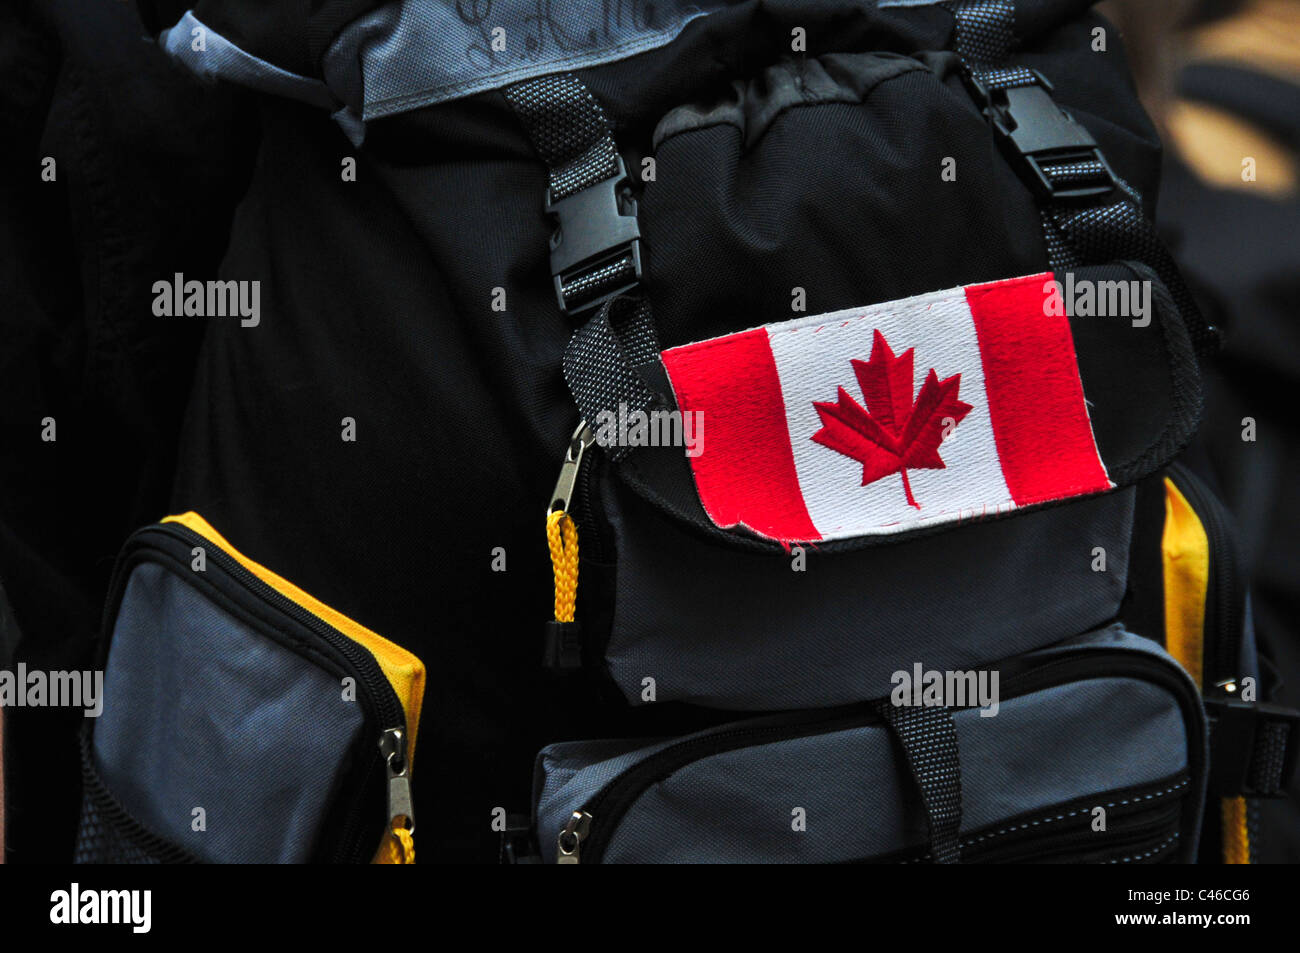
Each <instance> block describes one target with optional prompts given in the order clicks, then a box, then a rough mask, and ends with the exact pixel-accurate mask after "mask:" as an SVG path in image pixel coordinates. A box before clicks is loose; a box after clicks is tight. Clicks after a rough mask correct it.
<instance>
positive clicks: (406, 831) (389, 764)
mask: <svg viewBox="0 0 1300 953" xmlns="http://www.w3.org/2000/svg"><path fill="white" fill-rule="evenodd" d="M379 753H380V754H381V755H383V757H384V767H385V769H386V770H387V772H388V833H389V834H391V835H392V837H393V838H394V839H395V840H396V841H397V842H398V845H399V846H400V847H401V848H402V853H403V856H405V855H406V852H407V847H408V845H410V844H411V843H412V841H411V836H412V835H413V834H414V833H415V805H414V802H413V801H412V800H411V770H410V764H409V763H408V762H407V760H406V732H405V730H403V729H401V728H389V729H387V730H385V731H384V733H383V734H382V735H380V736H379ZM406 862H407V863H409V862H410V861H409V860H408V861H406Z"/></svg>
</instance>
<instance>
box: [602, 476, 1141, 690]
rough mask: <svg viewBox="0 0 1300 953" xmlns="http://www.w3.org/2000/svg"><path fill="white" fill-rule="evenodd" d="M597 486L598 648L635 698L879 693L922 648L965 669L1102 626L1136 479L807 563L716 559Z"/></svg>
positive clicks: (626, 498) (924, 658)
mask: <svg viewBox="0 0 1300 953" xmlns="http://www.w3.org/2000/svg"><path fill="white" fill-rule="evenodd" d="M601 492H602V495H603V497H604V498H605V499H606V500H607V501H608V503H609V504H610V505H608V506H607V511H608V515H609V517H610V522H611V524H612V526H613V528H614V533H615V536H616V539H617V547H618V579H617V593H616V597H615V607H614V622H613V635H612V636H611V638H610V640H609V645H608V647H607V649H606V655H605V658H606V664H607V665H608V667H609V671H610V674H611V675H612V676H613V678H614V680H615V681H616V682H617V683H618V685H619V686H620V687H621V688H622V689H623V692H624V694H625V695H626V696H627V698H628V700H629V701H631V702H632V703H633V704H638V703H639V702H640V692H641V680H642V679H643V678H645V677H647V676H650V677H653V678H654V679H655V683H656V692H657V700H658V701H670V700H674V699H683V700H690V701H692V702H695V703H698V704H703V705H710V706H714V707H719V708H731V709H751V710H767V711H772V710H778V709H783V708H811V707H824V706H828V705H836V704H848V703H851V702H855V701H860V700H862V699H866V698H879V697H882V696H884V695H886V694H888V692H889V689H890V687H891V685H890V675H891V674H892V673H893V672H895V671H898V670H900V669H907V670H910V669H911V667H912V665H913V663H915V662H917V661H920V662H922V663H923V664H924V665H925V667H926V668H932V669H940V670H945V669H969V668H974V667H977V666H978V665H980V664H981V663H985V662H989V661H994V660H997V659H1001V658H1009V657H1011V656H1013V655H1017V654H1019V653H1022V652H1027V651H1029V650H1031V649H1036V648H1039V647H1041V646H1044V645H1049V644H1051V643H1053V642H1058V641H1060V640H1061V639H1064V638H1068V637H1070V636H1072V635H1073V634H1074V633H1077V632H1082V631H1086V630H1088V629H1091V628H1094V627H1096V626H1098V625H1103V624H1105V623H1107V622H1109V621H1110V620H1111V619H1113V618H1114V616H1115V613H1116V612H1117V611H1118V609H1119V603H1120V600H1121V599H1122V598H1123V595H1124V589H1125V586H1126V583H1127V578H1128V546H1129V534H1130V532H1131V528H1132V513H1133V490H1132V489H1131V488H1130V489H1126V490H1121V491H1118V492H1116V493H1111V494H1107V495H1104V496H1098V497H1093V498H1091V499H1084V500H1079V501H1076V502H1073V503H1070V504H1068V505H1065V506H1058V507H1053V508H1050V509H1044V510H1040V511H1039V512H1036V513H1026V514H1023V515H1019V516H1016V517H1015V518H1013V519H1007V520H994V521H991V522H988V523H981V524H975V525H970V526H963V527H959V528H956V529H952V530H949V531H946V532H943V533H939V534H936V535H932V536H928V537H923V538H919V539H914V540H909V541H907V542H904V543H900V544H897V545H890V546H878V547H875V548H872V549H868V550H859V551H856V552H852V553H837V554H831V555H826V556H822V555H820V554H818V553H817V552H816V550H815V549H811V548H810V549H809V551H808V553H807V569H806V570H805V571H803V572H794V571H792V569H791V561H790V557H789V556H784V555H766V554H757V553H750V552H739V551H737V552H727V553H726V554H725V555H726V559H725V560H723V559H719V558H718V556H719V551H718V548H717V547H716V546H715V545H712V544H710V543H707V542H702V541H700V540H699V539H698V538H697V537H696V536H694V535H691V534H689V533H686V532H685V531H683V530H682V529H680V528H679V527H678V525H677V524H676V522H674V521H673V520H671V519H670V518H668V517H665V516H664V515H663V514H662V513H660V512H659V511H658V510H655V509H653V508H652V507H651V506H650V505H649V504H646V503H644V502H642V501H641V500H640V499H639V498H636V497H634V496H632V495H631V494H630V493H629V491H627V490H626V489H624V488H623V487H622V486H620V485H617V483H616V482H608V481H607V482H605V483H603V484H602V487H601ZM1096 546H1102V547H1104V548H1105V550H1106V553H1107V571H1106V572H1093V571H1092V559H1093V557H1092V552H1093V548H1094V547H1096ZM705 580H707V584H706V583H705Z"/></svg>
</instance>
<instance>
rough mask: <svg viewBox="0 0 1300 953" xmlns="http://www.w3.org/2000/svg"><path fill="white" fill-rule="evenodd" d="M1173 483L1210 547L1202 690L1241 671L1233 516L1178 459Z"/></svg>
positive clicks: (1239, 576)
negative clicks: (1204, 670)
mask: <svg viewBox="0 0 1300 953" xmlns="http://www.w3.org/2000/svg"><path fill="white" fill-rule="evenodd" d="M1169 476H1170V478H1171V479H1172V480H1173V482H1174V485H1175V486H1177V487H1178V489H1179V491H1180V492H1181V493H1182V494H1183V496H1184V497H1185V498H1186V500H1187V502H1188V503H1189V504H1190V505H1191V507H1192V509H1193V510H1194V511H1195V512H1196V515H1197V517H1198V518H1199V519H1200V521H1201V526H1202V527H1204V529H1205V536H1206V539H1207V540H1208V542H1209V546H1210V567H1209V587H1208V591H1207V592H1206V594H1205V626H1204V630H1203V631H1204V633H1205V636H1204V641H1203V645H1202V650H1201V651H1202V664H1204V665H1205V666H1206V673H1205V674H1206V676H1207V677H1206V678H1205V683H1206V684H1205V685H1204V686H1203V691H1204V692H1205V694H1206V695H1210V694H1211V693H1212V692H1213V689H1214V688H1215V686H1217V685H1221V684H1222V683H1224V682H1227V681H1232V682H1235V681H1237V680H1238V679H1239V678H1240V677H1241V675H1242V672H1241V671H1240V666H1241V640H1242V636H1243V634H1244V632H1245V628H1246V586H1245V574H1244V572H1243V571H1242V567H1241V557H1240V554H1239V553H1238V551H1237V541H1236V538H1235V536H1234V534H1233V529H1232V528H1233V525H1234V524H1233V522H1232V516H1231V515H1230V514H1229V513H1228V510H1227V508H1226V507H1225V506H1224V505H1223V502H1222V501H1221V500H1220V499H1219V498H1218V497H1217V496H1216V495H1215V494H1214V493H1213V492H1212V491H1211V490H1210V488H1209V487H1207V486H1206V485H1205V483H1204V481H1203V480H1201V478H1200V477H1198V476H1197V475H1196V474H1195V473H1193V472H1192V471H1191V470H1190V469H1188V468H1187V467H1186V466H1184V465H1183V464H1182V463H1174V464H1172V465H1170V467H1169Z"/></svg>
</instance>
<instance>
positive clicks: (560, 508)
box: [546, 421, 596, 517]
mask: <svg viewBox="0 0 1300 953" xmlns="http://www.w3.org/2000/svg"><path fill="white" fill-rule="evenodd" d="M595 442H596V432H595V431H594V430H592V429H591V428H590V427H589V426H587V424H586V423H584V422H582V421H579V422H578V429H577V430H575V431H574V432H573V436H572V437H571V438H569V446H568V449H567V450H565V451H564V462H563V463H562V464H561V465H560V478H559V479H558V480H556V481H555V492H554V493H552V494H551V505H550V506H548V507H547V508H546V515H547V517H549V516H550V515H551V514H552V513H557V512H559V513H563V512H568V509H569V502H570V501H571V500H572V499H573V488H574V487H575V486H577V484H578V468H579V467H581V466H582V455H583V454H584V453H586V452H587V448H588V447H590V446H591V445H592V444H593V443H595Z"/></svg>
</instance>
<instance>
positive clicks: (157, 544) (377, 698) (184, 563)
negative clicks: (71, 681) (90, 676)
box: [101, 523, 415, 863]
mask: <svg viewBox="0 0 1300 953" xmlns="http://www.w3.org/2000/svg"><path fill="white" fill-rule="evenodd" d="M195 546H201V547H202V548H203V550H204V553H205V559H206V560H207V562H208V564H209V565H215V566H216V567H217V568H218V569H219V570H220V571H221V572H222V573H224V574H225V575H227V576H229V577H230V578H231V579H233V580H234V581H235V582H236V583H237V584H238V585H239V586H241V587H242V588H243V589H244V590H245V592H247V593H248V594H250V595H252V596H254V597H255V598H256V599H257V600H259V601H260V602H261V603H264V604H267V605H269V606H270V607H271V608H272V609H274V610H275V611H277V612H278V613H280V614H281V615H284V616H287V617H288V618H289V619H290V620H292V621H293V622H295V623H297V624H298V625H299V626H301V627H302V628H304V629H306V630H307V631H308V632H309V633H310V634H311V635H312V636H315V637H316V639H317V640H318V643H323V644H324V646H325V647H326V648H328V649H329V650H330V651H329V652H328V653H327V654H328V655H330V656H331V658H332V660H333V661H334V662H335V664H337V665H339V667H340V668H341V669H342V670H343V671H344V672H345V673H346V674H347V675H349V676H351V677H352V678H353V679H354V680H355V681H356V683H357V685H358V686H359V687H360V688H361V691H359V692H358V699H359V700H360V702H361V706H362V710H363V712H364V714H365V716H366V721H367V723H369V724H371V725H382V726H384V727H383V728H382V729H381V730H380V732H379V733H378V735H377V736H375V737H376V738H377V741H378V744H377V745H375V746H373V747H369V750H368V754H365V753H363V756H362V759H361V763H363V764H365V765H366V767H365V770H364V772H357V775H358V777H357V783H356V784H355V785H354V786H353V790H352V791H351V792H350V796H348V797H342V798H340V802H341V805H346V808H343V807H341V808H340V810H343V812H344V813H343V816H342V824H341V827H340V833H339V835H338V836H337V838H336V841H335V844H334V849H333V850H332V851H331V853H332V854H333V855H335V860H336V862H340V863H366V862H368V861H369V860H370V859H371V856H372V855H373V854H374V850H375V844H374V843H373V838H371V836H370V832H371V831H373V828H374V815H373V814H369V812H368V811H367V810H366V804H367V802H369V801H371V800H372V799H373V797H374V792H376V791H377V790H381V789H384V788H386V789H387V791H388V804H389V815H388V822H389V827H390V831H391V829H392V827H393V826H394V825H395V824H398V823H402V822H403V821H405V823H406V824H407V825H408V826H409V829H411V830H414V823H415V818H414V814H413V808H412V806H411V799H410V774H409V762H408V760H407V756H406V737H407V733H406V713H405V711H404V710H403V708H402V703H401V701H400V700H399V699H398V697H397V693H396V692H395V691H394V690H393V686H392V685H391V684H389V682H388V679H387V678H386V677H385V676H384V673H383V671H382V670H381V669H380V667H379V664H378V663H377V662H376V661H375V660H374V657H373V656H372V655H371V654H370V653H369V652H368V651H367V650H366V649H365V648H363V647H362V646H360V645H358V644H357V643H355V642H353V641H352V640H351V639H349V638H348V637H347V636H346V635H344V634H343V633H342V632H339V631H338V630H337V629H335V628H334V627H333V626H331V625H330V624H329V623H327V622H325V621H324V620H323V619H321V618H319V617H317V616H316V615H314V614H312V613H311V612H309V611H308V610H307V609H305V608H303V607H302V606H300V605H299V604H298V603H296V602H294V601H293V600H292V599H290V598H289V597H287V596H285V595H283V594H282V593H280V592H278V591H277V590H276V589H274V588H273V587H272V586H270V585H268V584H267V583H266V582H264V581H263V580H262V579H260V578H258V577H257V576H256V575H255V574H254V573H252V572H250V571H249V570H248V569H247V568H245V567H244V566H243V565H242V564H241V563H240V562H239V561H238V560H237V559H235V558H234V557H233V556H231V555H230V554H229V553H227V552H226V551H225V550H224V549H222V548H221V547H220V546H218V545H216V544H215V543H213V542H212V540H210V539H208V538H207V537H206V536H204V535H202V534H201V533H197V532H195V531H194V530H192V529H190V528H189V527H187V526H182V525H180V524H177V523H157V524H154V525H151V526H146V527H143V528H142V529H139V530H136V531H135V532H134V533H132V534H131V535H130V536H129V537H128V538H127V540H126V542H125V543H124V544H123V547H122V554H121V556H120V557H119V559H118V561H117V565H116V566H115V567H114V570H113V577H112V581H111V583H110V585H109V595H108V600H107V602H106V604H105V610H104V631H105V632H106V633H108V632H111V631H112V627H113V625H114V623H115V620H116V618H117V613H118V609H119V607H120V605H121V602H122V596H123V594H124V593H125V591H126V584H127V580H128V579H129V578H130V575H131V570H132V569H134V568H135V566H136V565H137V564H138V563H140V562H143V561H145V558H146V555H147V554H148V555H150V556H151V557H152V559H153V560H154V561H158V562H161V563H163V564H164V565H166V566H167V567H168V568H169V569H171V570H172V571H173V572H176V573H177V574H178V575H180V576H181V578H190V577H192V576H193V575H194V573H192V572H191V570H190V563H189V559H190V554H191V551H192V549H193V548H194V547H195ZM159 555H161V556H163V557H166V558H165V559H163V560H159V559H158V556H159ZM205 588H207V587H205ZM210 589H211V592H210V594H212V595H215V596H216V597H217V598H218V601H221V602H224V603H229V604H231V605H234V606H236V607H238V608H240V609H242V610H243V613H242V614H248V613H249V612H250V611H252V610H251V609H250V607H249V606H246V605H241V604H240V602H239V601H238V599H236V598H235V597H233V596H231V595H230V594H228V593H222V592H220V590H219V589H217V588H216V586H215V585H211V586H210ZM225 607H226V608H229V605H227V606H225ZM253 615H254V617H258V615H259V614H258V613H256V612H253ZM258 621H259V622H260V623H261V625H262V627H264V628H270V629H272V630H273V631H274V633H275V635H277V636H279V638H278V639H277V641H283V640H284V639H285V638H286V636H287V637H288V639H289V640H290V641H291V643H292V644H289V645H287V646H286V647H287V648H289V649H291V650H295V651H296V650H298V649H299V648H300V647H301V645H302V642H303V640H302V639H301V637H299V636H296V635H295V634H294V633H292V632H290V633H285V632H284V631H282V630H281V629H280V628H279V627H276V626H274V625H272V624H271V623H269V622H267V620H265V619H264V618H258ZM109 641H110V640H109V639H108V638H105V639H104V640H103V646H102V649H101V650H102V652H104V653H107V651H108V643H109ZM319 647H320V646H319V644H317V645H313V648H317V649H318V648H319ZM299 654H301V652H299ZM102 664H103V660H101V666H102ZM397 808H400V809H401V810H402V813H401V814H398V815H395V814H393V813H392V811H393V810H394V809H397ZM368 814H369V816H368ZM329 826H330V825H329V824H328V823H327V824H325V825H322V829H323V830H328V829H329Z"/></svg>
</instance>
